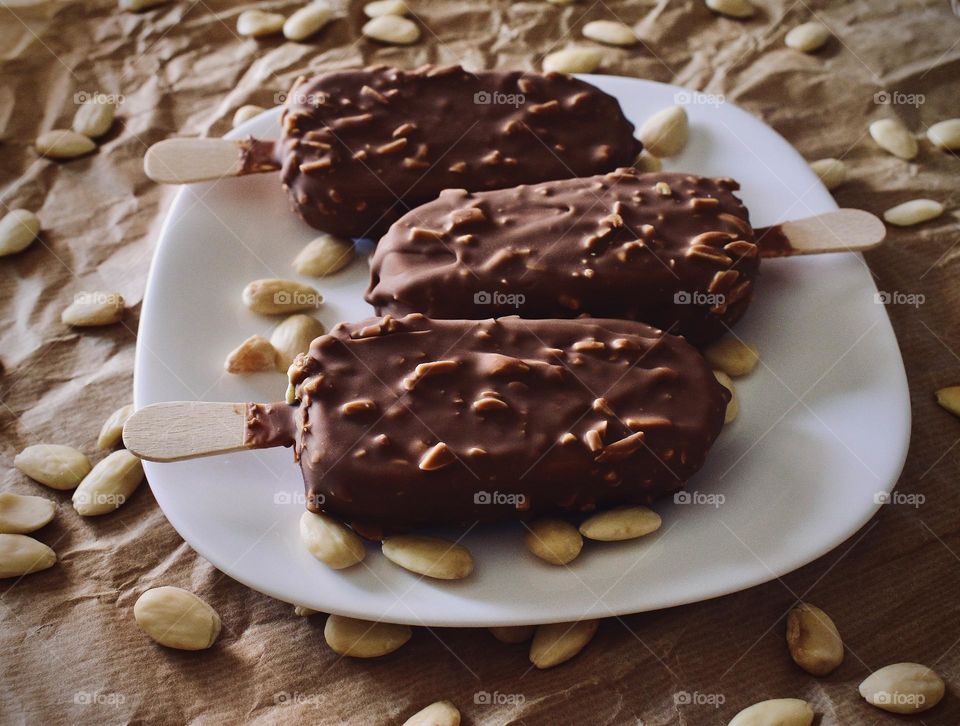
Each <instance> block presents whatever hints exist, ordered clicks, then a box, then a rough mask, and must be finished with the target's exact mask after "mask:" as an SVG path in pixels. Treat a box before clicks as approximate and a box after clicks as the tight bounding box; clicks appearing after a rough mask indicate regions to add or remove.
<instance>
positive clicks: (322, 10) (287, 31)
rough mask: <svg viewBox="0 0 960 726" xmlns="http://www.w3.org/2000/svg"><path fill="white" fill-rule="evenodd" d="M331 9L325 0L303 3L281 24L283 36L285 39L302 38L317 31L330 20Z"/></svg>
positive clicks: (331, 15)
mask: <svg viewBox="0 0 960 726" xmlns="http://www.w3.org/2000/svg"><path fill="white" fill-rule="evenodd" d="M332 17H333V10H331V9H330V6H329V5H327V4H326V3H325V2H322V1H320V0H314V2H311V3H310V4H309V5H304V6H303V7H302V8H300V9H299V10H297V11H296V12H295V13H294V14H293V15H291V16H290V17H289V18H287V19H286V21H285V22H284V24H283V36H284V37H285V38H286V39H287V40H304V39H305V38H309V37H310V36H311V35H313V34H314V33H317V32H318V31H319V30H320V29H321V28H323V26H324V25H326V24H327V23H328V22H330V19H331V18H332Z"/></svg>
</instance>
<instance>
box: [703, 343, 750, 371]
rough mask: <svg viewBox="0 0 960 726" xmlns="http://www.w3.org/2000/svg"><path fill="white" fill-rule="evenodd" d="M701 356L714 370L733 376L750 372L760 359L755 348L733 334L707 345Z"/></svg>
mask: <svg viewBox="0 0 960 726" xmlns="http://www.w3.org/2000/svg"><path fill="white" fill-rule="evenodd" d="M703 357H704V358H706V359H707V362H708V363H709V364H710V365H712V366H713V367H714V368H715V369H716V370H721V371H723V372H724V373H726V374H727V375H729V376H732V377H734V378H738V377H740V376H745V375H747V374H748V373H750V372H751V371H752V370H753V369H754V368H755V367H756V365H757V361H758V360H760V354H759V353H758V352H757V349H756V348H754V347H753V346H752V345H748V344H746V343H744V342H743V341H742V340H740V339H739V338H735V337H733V336H729V337H726V338H721V339H720V340H718V341H717V342H716V343H712V344H710V345H708V346H707V347H706V348H705V349H704V351H703Z"/></svg>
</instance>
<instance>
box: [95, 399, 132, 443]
mask: <svg viewBox="0 0 960 726" xmlns="http://www.w3.org/2000/svg"><path fill="white" fill-rule="evenodd" d="M132 415H133V404H132V403H128V404H127V405H126V406H121V407H120V408H118V409H117V410H116V411H114V412H113V413H112V414H110V418H108V419H107V420H106V421H104V422H103V427H102V428H101V429H100V435H99V436H98V437H97V448H100V449H112V448H113V447H114V446H116V445H117V444H118V443H119V441H120V437H121V436H123V425H124V424H125V423H126V422H127V419H128V418H130V417H131V416H132Z"/></svg>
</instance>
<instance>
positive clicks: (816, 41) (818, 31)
mask: <svg viewBox="0 0 960 726" xmlns="http://www.w3.org/2000/svg"><path fill="white" fill-rule="evenodd" d="M829 39H830V31H829V30H827V29H826V27H825V26H824V25H823V23H818V22H816V21H811V22H809V23H803V25H798V26H797V27H795V28H792V29H791V30H790V32H788V33H787V35H786V37H785V38H784V39H783V42H784V43H786V44H787V47H788V48H793V49H794V50H799V51H802V52H804V53H814V52H816V51H818V50H820V48H822V47H823V45H824V43H826V42H827V41H828V40H829Z"/></svg>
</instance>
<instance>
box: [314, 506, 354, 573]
mask: <svg viewBox="0 0 960 726" xmlns="http://www.w3.org/2000/svg"><path fill="white" fill-rule="evenodd" d="M300 539H301V540H303V543H304V544H305V545H306V546H307V549H308V550H310V554H311V555H313V556H314V557H316V558H317V559H318V560H320V561H321V562H322V563H323V564H325V565H326V566H327V567H331V568H333V569H334V570H342V569H344V568H345V567H350V566H352V565H355V564H357V563H358V562H360V561H361V560H362V559H363V558H364V557H365V556H366V554H367V550H366V548H365V547H364V546H363V540H362V539H360V537H359V536H358V535H357V534H356V533H355V532H354V531H353V530H352V529H350V528H349V527H347V526H346V525H345V524H342V523H340V522H338V521H337V520H336V519H334V518H333V517H329V516H327V515H326V514H314V513H313V512H304V513H303V514H301V515H300Z"/></svg>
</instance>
